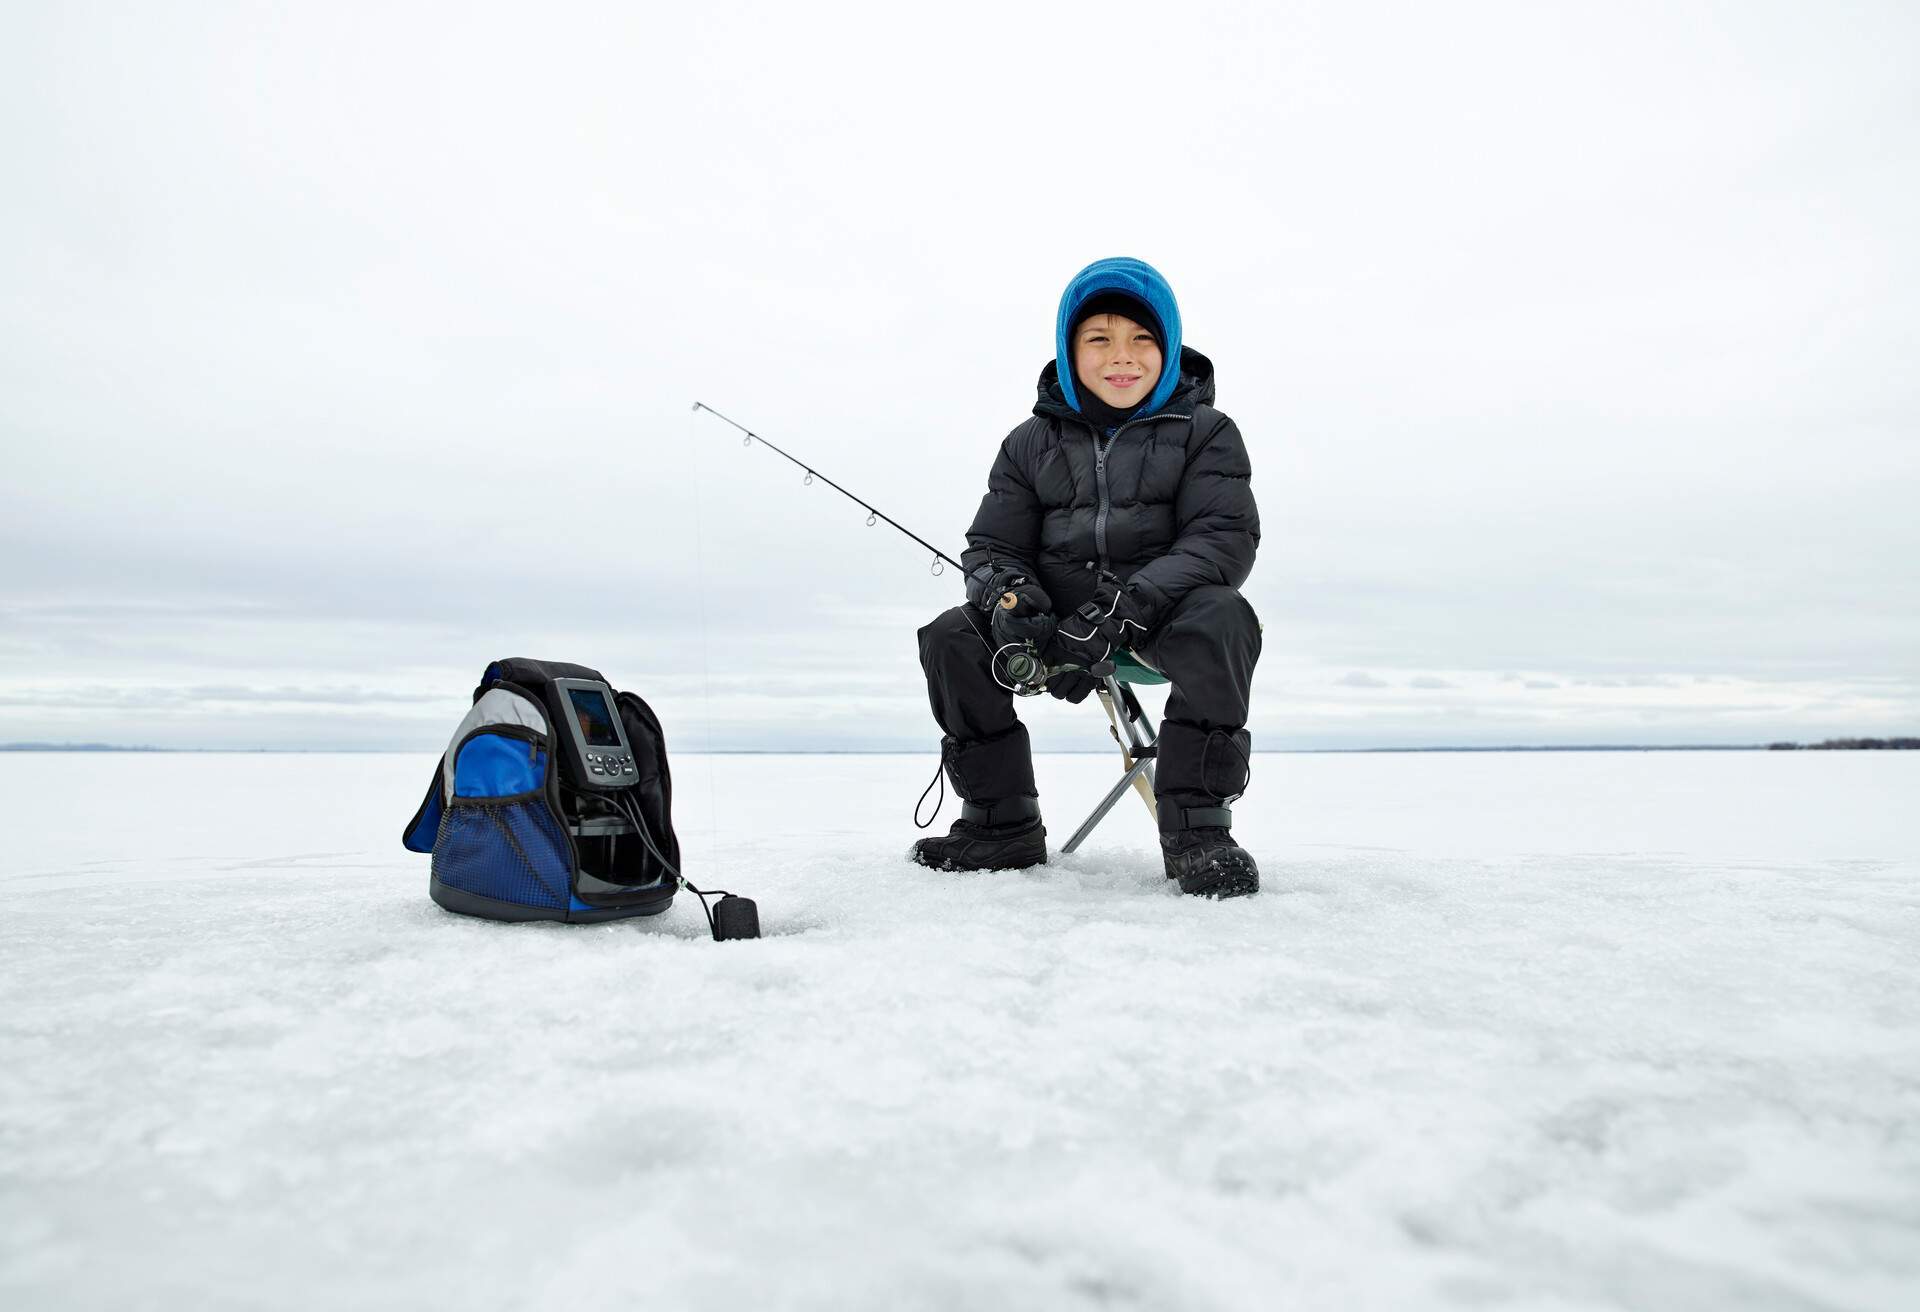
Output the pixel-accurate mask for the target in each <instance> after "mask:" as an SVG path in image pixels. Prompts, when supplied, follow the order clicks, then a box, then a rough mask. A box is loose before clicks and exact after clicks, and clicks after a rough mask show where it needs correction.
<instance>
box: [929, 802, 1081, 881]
mask: <svg viewBox="0 0 1920 1312" xmlns="http://www.w3.org/2000/svg"><path fill="white" fill-rule="evenodd" d="M994 821H999V823H998V824H995V823H993V822H994ZM907 859H908V860H909V861H912V862H914V863H916V864H918V865H923V866H931V867H933V868H934V869H935V870H1025V869H1026V868H1027V867H1028V866H1043V865H1045V864H1046V863H1047V830H1046V826H1044V825H1042V824H1041V823H1040V804H1039V803H1038V802H1037V801H1035V800H1034V799H1033V798H1031V797H1016V798H1013V799H1011V800H1009V801H1005V802H996V803H994V804H993V805H992V806H981V805H978V804H976V803H973V802H966V803H963V804H962V805H961V807H960V818H959V819H958V820H955V821H954V822H953V829H952V831H951V832H949V833H948V834H947V835H946V836H945V837H944V838H923V839H921V840H920V841H919V842H917V843H915V844H914V845H913V847H912V849H911V850H910V851H909V852H908V853H907Z"/></svg>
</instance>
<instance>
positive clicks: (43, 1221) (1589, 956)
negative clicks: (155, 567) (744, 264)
mask: <svg viewBox="0 0 1920 1312" xmlns="http://www.w3.org/2000/svg"><path fill="white" fill-rule="evenodd" d="M932 766H933V758H932V755H931V754H928V755H927V756H924V757H913V756H892V757H889V756H872V757H811V758H808V757H721V758H701V757H697V756H688V755H682V756H679V757H677V758H676V770H677V774H676V783H677V787H678V793H679V796H678V806H677V815H678V817H679V823H680V829H681V835H682V839H683V842H684V843H685V844H686V847H687V865H688V873H689V874H690V875H691V876H692V877H694V878H695V879H700V878H701V877H702V876H703V875H704V876H706V877H707V878H709V879H712V880H713V882H715V883H717V884H720V885H723V886H726V887H730V888H733V889H734V890H736V891H738V892H742V893H746V894H748V895H750V896H753V897H755V898H757V899H758V900H759V902H760V907H761V916H762V921H763V924H764V926H765V928H766V930H767V932H768V937H767V938H765V939H763V940H761V941H759V942H754V943H736V944H715V943H712V942H710V941H707V940H706V939H705V937H704V934H705V926H704V923H703V922H702V921H701V920H700V918H699V913H698V908H697V906H696V905H695V904H693V903H692V901H691V899H684V900H683V902H684V904H683V905H679V906H676V907H675V909H674V910H673V911H672V912H670V913H669V914H668V915H667V916H664V917H662V918H660V919H659V920H656V921H651V922H647V921H641V922H628V923H625V924H618V925H612V926H550V925H548V926H505V925H498V924H491V923H485V922H480V921H475V920H469V919H463V918H460V917H455V916H450V915H448V914H446V913H445V912H442V911H441V910H439V909H438V908H437V907H435V906H434V905H432V904H431V903H430V902H429V901H428V900H427V897H426V880H427V861H426V858H424V857H416V856H413V855H412V854H409V853H407V852H404V851H402V850H401V848H400V846H399V832H400V828H401V826H402V824H403V823H404V822H405V821H406V820H407V818H408V817H409V815H411V813H412V811H413V808H414V806H415V804H416V803H417V802H418V800H419V798H420V795H421V794H422V792H423V791H424V790H425V788H426V786H427V783H428V780H429V776H430V774H431V772H432V768H433V761H432V759H431V758H429V757H415V756H293V755H285V756H279V755H234V756H86V755H14V756H6V757H0V798H4V799H5V800H4V802H0V822H3V824H4V831H5V833H6V836H7V837H6V843H5V847H6V851H7V855H6V856H5V857H4V858H3V859H0V963H4V965H3V966H0V990H3V992H0V1303H4V1305H5V1306H6V1307H8V1308H10V1309H29V1308H50V1307H76V1306H86V1307H115V1308H142V1307H155V1308H176V1307H177V1308H193V1309H203V1308H237V1307H256V1306H261V1305H266V1304H271V1305H274V1306H279V1307H345V1306H354V1307H372V1308H386V1307H429V1306H431V1307H476V1308H523V1307H527V1308H531V1307H565V1308H601V1307H631V1306H642V1307H664V1308H695V1309H701V1308H738V1307H753V1308H785V1307H797V1308H845V1307H875V1308H888V1309H916V1308H962V1307H965V1308H974V1307H1048V1308H1092V1307H1138V1308H1176V1307H1177V1308H1273V1307H1284V1306H1291V1305H1303V1306H1307V1307H1352V1308H1408V1307H1454V1306H1460V1307H1477V1306H1483V1305H1491V1306H1498V1307H1514V1308H1556V1309H1557V1308H1611V1307H1621V1308H1706V1307H1741V1308H1781V1309H1787V1308H1793V1309H1801V1308H1888V1309H1892V1308H1911V1307H1914V1306H1920V891H1917V885H1916V875H1920V823H1916V819H1915V816H1916V808H1915V805H1914V799H1915V798H1916V797H1920V754H1915V753H1905V754H1879V753H1798V754H1788V753H1737V754H1723V753H1713V754H1642V753H1628V754H1617V755H1616V754H1594V755H1588V754H1554V755H1540V754H1511V755H1509V754H1501V755H1471V756H1463V755H1405V756H1399V755H1396V756H1309V755H1298V756H1287V755H1263V756H1259V757H1257V758H1256V764H1255V780H1254V789H1253V792H1252V793H1251V794H1250V796H1249V798H1248V800H1247V802H1245V803H1244V804H1243V806H1242V809H1241V812H1240V817H1241V819H1240V823H1239V825H1238V832H1239V833H1240V835H1241V837H1242V839H1243V841H1245V843H1246V844H1247V846H1248V847H1249V848H1250V849H1252V850H1253V851H1254V853H1255V854H1256V856H1258V857H1259V858H1260V860H1261V864H1262V868H1263V871H1264V873H1265V879H1266V890H1267V891H1266V892H1265V893H1263V894H1262V895H1261V896H1260V897H1258V898H1254V899H1249V900H1243V901H1238V902H1224V903H1210V902H1203V901H1196V900H1191V899H1183V898H1181V897H1179V896H1177V894H1176V893H1175V892H1174V891H1173V890H1172V889H1171V888H1170V886H1169V885H1168V884H1167V883H1166V881H1165V880H1164V879H1163V878H1162V877H1161V874H1160V870H1159V862H1158V858H1157V856H1156V855H1155V853H1154V851H1153V849H1152V847H1151V846H1150V840H1151V833H1150V830H1149V828H1148V824H1147V821H1146V818H1145V814H1144V812H1143V811H1142V809H1141V808H1140V807H1139V806H1138V804H1137V803H1135V802H1133V801H1132V800H1131V799H1123V801H1122V804H1121V808H1120V809H1118V810H1116V811H1115V813H1114V814H1113V816H1111V817H1110V818H1109V819H1108V820H1107V822H1106V824H1105V825H1104V826H1103V827H1102V829H1101V830H1100V832H1099V833H1098V834H1096V836H1095V838H1094V839H1093V840H1092V841H1091V842H1090V843H1089V845H1088V847H1087V848H1086V849H1085V850H1083V851H1082V852H1081V853H1079V854H1077V855H1076V856H1073V857H1069V858H1058V857H1056V860H1055V864H1053V865H1051V866H1050V867H1048V868H1046V869H1045V870H1044V871H1039V872H1024V873H1002V874H993V875H975V876H952V875H938V874H934V873H932V872H927V871H923V870H919V869H917V868H914V867H911V866H909V865H907V864H906V863H904V862H903V861H902V860H901V852H902V851H903V850H904V848H905V846H906V844H907V842H908V841H909V840H910V838H911V837H912V836H913V831H912V829H911V828H910V826H909V823H908V821H907V818H906V817H907V813H908V811H909V809H910V808H911V806H912V802H913V799H914V798H915V797H916V796H917V795H918V794H919V791H920V788H921V787H922V786H923V785H924V783H925V782H926V779H927V777H928V776H929V775H930V774H931V772H932ZM1117 769H1118V766H1117V762H1116V761H1115V760H1113V759H1110V758H1107V757H1099V756H1056V757H1044V758H1042V759H1041V761H1040V763H1039V770H1040V777H1041V786H1042V789H1043V793H1044V795H1043V802H1044V804H1045V805H1046V806H1047V814H1048V817H1049V824H1050V828H1051V830H1052V833H1053V836H1054V838H1055V841H1056V843H1057V842H1058V841H1059V840H1061V839H1063V838H1064V836H1065V835H1066V834H1067V833H1068V832H1070V831H1071V829H1072V826H1073V824H1074V823H1075V822H1076V821H1077V820H1078V819H1079V817H1080V815H1081V814H1083V813H1084V812H1085V810H1086V809H1087V808H1088V807H1089V806H1090V805H1091V803H1092V801H1093V799H1094V798H1095V797H1097V796H1098V794H1099V793H1100V791H1101V790H1102V788H1103V787H1104V785H1105V784H1106V783H1107V782H1108V781H1109V780H1110V779H1111V778H1112V776H1113V775H1114V774H1115V773H1116V772H1117ZM951 815H952V805H951V803H949V809H948V812H947V818H950V817H951ZM941 827H942V828H944V819H943V823H942V826H941Z"/></svg>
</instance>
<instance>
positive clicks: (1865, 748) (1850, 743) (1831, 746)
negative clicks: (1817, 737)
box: [1767, 738, 1920, 752]
mask: <svg viewBox="0 0 1920 1312" xmlns="http://www.w3.org/2000/svg"><path fill="white" fill-rule="evenodd" d="M1917 747H1920V738H1829V739H1827V740H1826V741H1825V742H1823V743H1768V744H1767V750H1768V751H1770V752H1901V751H1912V750H1913V749H1915V748H1917Z"/></svg>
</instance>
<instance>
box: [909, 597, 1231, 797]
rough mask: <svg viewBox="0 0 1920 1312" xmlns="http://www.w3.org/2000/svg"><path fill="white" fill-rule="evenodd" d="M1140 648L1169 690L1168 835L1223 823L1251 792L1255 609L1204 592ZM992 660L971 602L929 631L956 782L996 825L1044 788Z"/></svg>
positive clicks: (1160, 773)
mask: <svg viewBox="0 0 1920 1312" xmlns="http://www.w3.org/2000/svg"><path fill="white" fill-rule="evenodd" d="M1134 650H1135V652H1136V653H1137V654H1138V655H1139V656H1141V657H1142V658H1143V659H1145V660H1146V662H1147V663H1148V664H1149V665H1151V666H1153V667H1154V668H1155V669H1157V670H1159V671H1160V672H1161V673H1162V674H1164V675H1166V676H1167V679H1168V681H1169V683H1171V685H1172V692H1171V694H1170V695H1169V696H1168V698H1167V713H1166V718H1165V719H1164V720H1162V721H1161V725H1160V740H1159V755H1158V759H1157V760H1156V762H1155V764H1154V793H1155V794H1156V797H1157V800H1158V803H1159V810H1160V828H1161V830H1162V831H1172V830H1178V829H1189V828H1192V829H1198V828H1201V827H1205V826H1224V825H1226V824H1227V823H1229V819H1230V817H1228V816H1227V815H1226V813H1225V810H1224V808H1225V807H1226V803H1227V800H1228V799H1230V798H1233V797H1235V796H1237V795H1239V794H1240V793H1241V792H1242V791H1243V790H1244V789H1245V788H1246V783H1247V773H1248V768H1249V762H1248V756H1247V753H1248V752H1249V751H1251V746H1250V741H1249V738H1248V735H1247V730H1246V723H1247V701H1248V698H1249V696H1250V695H1251V693H1252V687H1253V667H1254V663H1255V662H1256V661H1258V660H1259V659H1260V623H1259V621H1258V619H1256V618H1255V616H1254V613H1253V607H1252V606H1250V605H1248V604H1247V600H1246V598H1245V597H1242V596H1241V595H1240V593H1239V591H1238V590H1237V589H1234V588H1226V587H1201V588H1195V589H1194V590H1193V591H1191V592H1189V593H1187V594H1186V596H1184V597H1182V598H1181V599H1180V601H1179V602H1178V603H1176V604H1175V605H1174V607H1173V609H1172V610H1171V611H1170V612H1169V614H1168V615H1167V618H1166V619H1165V621H1164V622H1162V624H1161V625H1160V627H1159V628H1158V629H1156V630H1155V631H1154V633H1153V635H1152V636H1151V637H1149V638H1147V639H1146V640H1144V641H1142V642H1140V643H1139V644H1137V645H1136V646H1135V648H1134ZM992 657H993V643H992V640H991V638H990V637H989V636H988V630H987V617H986V616H985V615H983V614H981V613H980V611H979V610H978V609H977V608H975V607H973V606H955V607H954V608H953V609H952V610H949V611H944V612H942V613H941V614H940V615H939V616H937V617H936V618H935V619H934V621H933V622H932V623H931V624H929V625H927V626H926V627H925V628H924V629H921V630H920V666H921V668H922V669H924V670H925V671H926V674H927V698H928V700H929V701H930V702H931V703H932V705H933V718H934V719H935V720H936V721H938V722H939V725H940V728H941V731H942V733H943V734H944V735H945V736H944V737H943V738H942V740H941V758H942V759H943V760H944V761H945V763H946V769H947V777H948V778H949V779H951V780H952V781H953V788H954V791H955V792H957V793H959V794H960V796H961V798H962V799H963V800H964V801H966V802H969V803H971V804H972V808H971V810H972V813H973V814H974V816H975V817H976V818H978V819H980V820H981V821H982V822H983V823H989V824H991V823H996V822H997V821H998V819H999V818H1000V817H1008V818H1011V817H1017V816H1019V815H1021V814H1026V813H1030V809H1031V808H1032V806H1033V805H1034V803H1033V800H1032V799H1034V798H1035V797H1037V796H1038V793H1039V790H1038V789H1037V788H1036V787H1035V786H1034V782H1033V756H1032V752H1031V749H1030V748H1029V746H1028V741H1027V728H1026V726H1025V725H1023V724H1021V723H1020V721H1019V719H1018V718H1017V717H1016V716H1015V715H1014V713H1013V694H1012V693H1011V692H1009V691H1008V690H1007V689H1006V688H1003V687H1001V686H1000V684H999V683H998V682H997V681H995V679H994V677H993V670H992V667H991V664H990V662H991V660H992ZM1091 718H1092V717H1089V720H1091ZM1093 731H1094V727H1093V725H1092V724H1091V723H1089V725H1088V733H1089V735H1091V734H1092V733H1093ZM996 810H997V811H999V812H1000V816H999V817H997V816H996V815H995V812H996Z"/></svg>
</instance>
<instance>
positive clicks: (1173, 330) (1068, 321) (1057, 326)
mask: <svg viewBox="0 0 1920 1312" xmlns="http://www.w3.org/2000/svg"><path fill="white" fill-rule="evenodd" d="M1102 292H1125V293H1126V294H1127V295H1129V296H1135V297H1138V298H1139V299H1140V300H1142V301H1145V302H1146V304H1147V308H1148V309H1150V310H1152V311H1153V312H1154V313H1155V314H1157V315H1158V316H1160V330H1161V331H1162V332H1163V333H1165V334H1166V338H1167V339H1166V340H1165V341H1164V342H1161V343H1160V358H1161V365H1160V381H1159V383H1158V384H1157V385H1156V386H1155V387H1154V389H1153V395H1151V396H1149V397H1148V398H1147V400H1146V404H1144V405H1142V406H1141V407H1140V408H1139V409H1138V410H1137V411H1135V412H1134V418H1136V419H1138V418H1140V417H1142V416H1145V415H1150V414H1154V413H1156V412H1157V411H1159V409H1160V408H1161V407H1162V406H1164V405H1165V404H1166V403H1167V399H1168V398H1169V397H1171V396H1172V395H1173V389H1174V388H1176V387H1178V386H1179V385H1180V305H1179V303H1178V302H1177V301H1175V300H1174V299H1173V288H1171V287H1169V286H1168V285H1167V280H1166V279H1165V278H1163V277H1161V276H1160V270H1158V269H1156V268H1154V267H1153V266H1152V265H1151V264H1148V263H1147V262H1146V261H1145V260H1130V259H1127V258H1126V257H1125V256H1116V257H1115V258H1113V259H1110V260H1095V261H1094V262H1093V263H1092V264H1089V265H1088V266H1087V267H1086V268H1084V269H1082V270H1080V272H1078V273H1076V274H1074V275H1073V281H1072V282H1070V283H1068V284H1067V290H1066V291H1064V292H1062V293H1060V313H1059V316H1058V317H1057V318H1056V319H1055V320H1054V329H1053V349H1054V358H1055V359H1056V360H1058V361H1059V366H1060V368H1059V373H1060V394H1061V395H1062V396H1064V397H1065V398H1066V402H1067V404H1068V405H1070V406H1072V407H1073V408H1074V410H1075V411H1079V410H1080V394H1079V392H1078V391H1077V390H1076V388H1075V387H1074V383H1075V379H1074V371H1073V357H1072V355H1071V354H1070V353H1069V350H1068V342H1067V334H1068V333H1070V332H1072V331H1073V321H1074V316H1075V315H1077V314H1078V313H1079V312H1080V307H1081V306H1083V305H1085V304H1086V303H1087V302H1088V301H1090V300H1092V299H1093V298H1094V297H1096V296H1098V295H1099V294H1100V293H1102Z"/></svg>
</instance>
